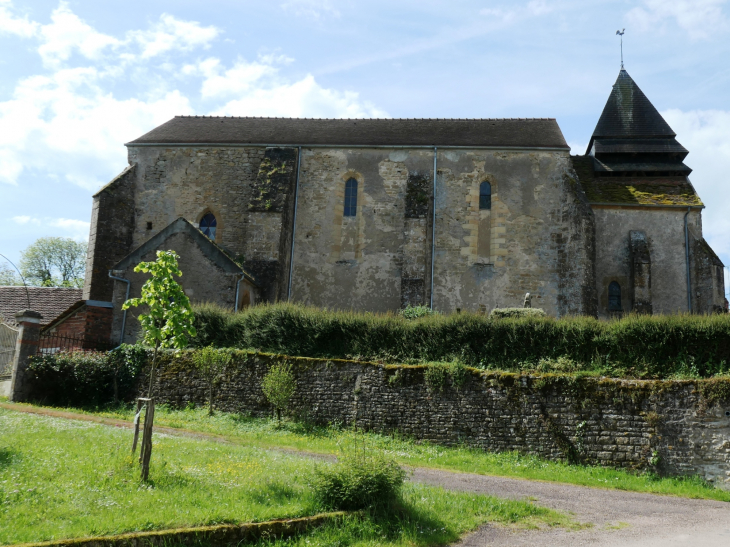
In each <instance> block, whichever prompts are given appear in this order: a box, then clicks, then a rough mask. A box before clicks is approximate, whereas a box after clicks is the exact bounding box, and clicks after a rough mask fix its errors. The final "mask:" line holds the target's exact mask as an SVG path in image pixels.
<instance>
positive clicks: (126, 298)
mask: <svg viewBox="0 0 730 547" xmlns="http://www.w3.org/2000/svg"><path fill="white" fill-rule="evenodd" d="M109 277H110V278H112V279H114V280H116V281H122V282H123V283H126V284H127V295H126V296H125V297H124V301H125V302H126V301H127V300H129V287H130V285H131V284H132V283H131V282H130V281H129V279H124V278H123V277H117V276H115V275H112V270H109ZM126 324H127V310H124V311H123V312H122V334H121V336H120V337H119V346H121V345H122V344H123V343H124V327H125V326H126ZM119 346H117V347H119ZM115 349H116V348H115Z"/></svg>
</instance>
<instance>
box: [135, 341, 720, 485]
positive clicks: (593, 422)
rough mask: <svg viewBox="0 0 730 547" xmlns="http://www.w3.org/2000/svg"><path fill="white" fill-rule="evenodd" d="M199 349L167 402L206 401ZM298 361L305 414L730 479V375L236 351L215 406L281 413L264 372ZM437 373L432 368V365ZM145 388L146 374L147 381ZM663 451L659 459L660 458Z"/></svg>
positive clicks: (171, 370)
mask: <svg viewBox="0 0 730 547" xmlns="http://www.w3.org/2000/svg"><path fill="white" fill-rule="evenodd" d="M189 355H190V354H189V353H187V352H182V353H179V354H176V356H174V357H173V356H172V354H168V355H167V356H166V357H165V362H164V363H163V365H162V367H161V369H160V374H159V377H158V384H157V387H156V395H155V396H156V397H157V398H158V401H161V402H164V403H168V404H171V405H173V406H178V407H179V406H184V405H186V404H188V403H189V402H194V403H196V404H201V405H202V404H206V403H207V388H206V386H205V384H204V383H203V382H202V381H201V379H200V378H199V377H198V376H197V374H196V373H195V371H194V369H193V367H192V366H191V365H190V361H189ZM282 361H286V362H288V363H291V364H292V366H293V371H294V373H295V376H296V381H297V390H296V393H295V395H294V401H293V405H292V410H293V412H294V413H295V414H298V415H299V416H300V417H305V418H307V419H309V420H312V421H315V422H320V423H327V422H338V423H342V424H345V425H357V426H358V427H361V428H364V429H367V430H372V431H380V432H385V433H388V432H396V431H397V432H400V433H402V434H404V435H408V436H411V437H413V438H415V439H422V440H428V441H431V442H434V443H439V444H443V445H456V444H459V443H466V444H467V445H470V446H474V447H477V448H481V449H484V450H490V451H505V450H517V451H520V452H526V453H532V454H538V455H540V456H542V457H546V458H550V459H554V460H568V461H575V462H588V463H596V464H600V465H604V466H614V467H623V468H629V469H646V468H655V469H656V470H657V471H659V472H661V473H663V474H669V475H694V474H697V475H700V476H702V477H704V478H705V479H707V480H709V481H713V482H715V483H716V484H717V485H718V486H721V487H724V488H728V489H730V381H728V380H699V381H671V382H670V381H629V380H613V379H604V378H601V379H599V378H572V377H567V376H553V375H545V376H521V375H516V374H500V373H490V372H485V371H478V370H475V369H466V370H465V371H464V375H463V376H462V377H461V378H458V377H457V381H454V379H453V378H452V377H450V376H449V375H448V374H445V375H444V376H443V381H442V382H433V381H432V382H431V384H429V382H428V381H427V379H426V375H425V372H426V370H427V369H426V367H423V366H397V365H376V364H372V363H362V362H353V361H340V360H323V359H308V358H291V357H284V356H276V355H267V354H253V353H246V352H237V353H236V357H235V359H234V364H233V365H232V366H231V367H230V368H229V371H228V372H227V374H226V377H225V379H224V381H223V382H222V383H221V385H220V386H219V388H218V394H217V396H216V406H217V407H218V408H220V409H223V410H226V411H232V412H240V413H245V414H249V415H253V416H268V415H271V412H272V411H271V408H270V406H269V405H268V403H267V401H266V398H265V397H264V395H263V393H262V391H261V380H262V378H263V376H264V375H265V374H266V373H267V372H268V370H269V368H270V367H271V365H272V364H275V363H278V362H282ZM432 376H433V375H432ZM140 385H141V386H145V385H146V382H145V380H144V379H141V384H140ZM657 460H658V461H657Z"/></svg>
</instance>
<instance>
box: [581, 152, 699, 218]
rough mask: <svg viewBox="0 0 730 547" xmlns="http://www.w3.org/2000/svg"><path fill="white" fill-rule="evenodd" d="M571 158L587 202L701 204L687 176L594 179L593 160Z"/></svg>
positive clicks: (588, 157) (586, 157)
mask: <svg viewBox="0 0 730 547" xmlns="http://www.w3.org/2000/svg"><path fill="white" fill-rule="evenodd" d="M572 159H573V167H574V169H575V171H576V174H577V175H578V179H579V180H580V183H581V186H582V187H583V190H584V191H585V193H586V197H587V198H588V201H589V202H590V203H615V204H626V205H685V206H695V207H696V206H701V205H703V203H702V200H700V197H699V196H698V195H697V192H695V189H694V187H693V186H692V183H690V181H689V179H688V178H687V177H596V176H595V175H594V172H593V158H591V157H590V156H575V157H573V158H572Z"/></svg>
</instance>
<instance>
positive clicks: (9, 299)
mask: <svg viewBox="0 0 730 547" xmlns="http://www.w3.org/2000/svg"><path fill="white" fill-rule="evenodd" d="M27 290H28V292H27V293H26V288H25V287H0V321H4V322H5V323H7V324H8V325H15V324H16V323H15V314H16V313H17V312H19V311H21V310H25V309H28V299H30V309H32V310H33V311H37V312H38V313H40V314H41V315H42V316H43V318H42V319H41V325H47V324H48V323H50V322H51V321H53V320H54V319H55V318H56V317H58V316H59V315H60V314H61V313H62V312H64V311H66V310H67V309H68V308H69V307H70V306H71V305H72V304H73V303H74V302H77V301H78V300H81V295H82V293H83V290H82V289H69V288H65V287H28V289H27Z"/></svg>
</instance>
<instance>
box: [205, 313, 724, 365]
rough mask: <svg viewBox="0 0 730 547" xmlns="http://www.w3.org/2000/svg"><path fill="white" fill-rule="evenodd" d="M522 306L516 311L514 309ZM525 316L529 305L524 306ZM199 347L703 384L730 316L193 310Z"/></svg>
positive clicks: (720, 360)
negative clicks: (564, 368)
mask: <svg viewBox="0 0 730 547" xmlns="http://www.w3.org/2000/svg"><path fill="white" fill-rule="evenodd" d="M519 309H520V310H522V309H523V308H519ZM532 309H533V311H534V310H535V308H532ZM195 317H196V323H195V326H196V328H197V330H198V339H195V340H193V342H194V343H195V344H196V345H197V346H198V347H200V346H202V345H208V344H213V345H214V346H216V347H236V348H242V349H256V350H261V351H265V352H272V353H284V354H287V355H297V356H304V357H316V358H323V359H346V358H357V359H364V360H371V361H382V362H389V363H430V362H448V361H451V360H453V359H454V358H455V357H458V359H459V361H460V362H462V363H463V364H465V365H467V366H472V367H477V368H482V369H499V370H507V371H521V370H525V369H526V364H530V363H532V364H537V363H538V362H539V361H540V359H547V360H550V361H555V360H557V359H558V358H560V357H565V358H567V359H570V360H571V361H572V362H574V363H576V365H577V367H578V368H579V370H586V369H591V370H600V371H601V372H602V373H603V374H606V375H611V376H630V377H643V378H668V377H671V376H672V375H686V373H687V371H689V372H691V373H692V374H693V375H696V376H698V377H702V378H707V377H711V376H713V375H717V374H723V373H727V372H729V371H730V315H728V314H721V315H711V316H706V315H664V316H662V315H657V316H645V315H644V316H637V315H630V316H627V317H625V318H623V319H620V320H615V321H598V320H596V319H592V318H589V317H566V318H563V319H555V318H551V317H535V316H530V317H517V318H514V317H513V318H509V317H508V318H504V319H495V318H492V317H487V316H484V315H479V314H476V313H468V312H462V313H461V314H451V315H441V314H434V315H429V316H424V317H421V318H419V319H417V320H406V319H404V318H403V317H400V316H397V315H377V314H371V313H355V312H343V311H330V310H322V309H315V308H309V307H304V306H298V305H293V304H275V305H260V306H253V307H251V308H247V309H246V310H244V311H241V312H238V313H236V314H234V313H231V312H226V311H224V310H221V309H218V308H215V307H213V306H206V307H205V308H196V309H195Z"/></svg>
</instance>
